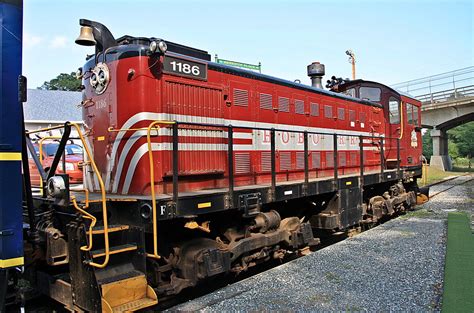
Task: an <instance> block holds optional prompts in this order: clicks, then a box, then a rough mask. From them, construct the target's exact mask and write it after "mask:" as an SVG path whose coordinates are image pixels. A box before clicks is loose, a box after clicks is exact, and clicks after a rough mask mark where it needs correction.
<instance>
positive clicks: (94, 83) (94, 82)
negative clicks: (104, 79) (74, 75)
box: [90, 73, 97, 88]
mask: <svg viewBox="0 0 474 313" xmlns="http://www.w3.org/2000/svg"><path fill="white" fill-rule="evenodd" d="M90 83H91V86H92V87H93V88H95V87H96V86H97V74H96V73H92V75H91V78H90Z"/></svg>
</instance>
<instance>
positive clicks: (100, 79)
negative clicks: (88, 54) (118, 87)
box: [98, 69, 107, 84]
mask: <svg viewBox="0 0 474 313" xmlns="http://www.w3.org/2000/svg"><path fill="white" fill-rule="evenodd" d="M98 76H99V83H101V84H103V83H104V82H105V80H106V79H107V78H106V77H105V76H106V75H105V72H104V71H103V70H102V69H101V70H100V71H99V75H98Z"/></svg>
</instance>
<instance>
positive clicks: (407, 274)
mask: <svg viewBox="0 0 474 313" xmlns="http://www.w3.org/2000/svg"><path fill="white" fill-rule="evenodd" d="M453 183H454V182H453ZM439 188H441V186H440V187H439ZM472 189H473V184H472V183H471V184H466V185H463V186H460V187H455V188H453V189H451V190H450V192H449V195H445V196H441V195H440V196H438V197H435V198H433V199H432V201H431V202H430V203H429V204H427V205H425V206H424V207H422V208H419V209H418V210H417V211H414V212H410V213H409V214H407V215H405V216H402V217H400V218H397V219H394V220H392V221H389V222H387V223H385V224H383V225H380V226H378V227H376V228H373V229H371V230H369V231H366V232H364V233H362V234H360V235H358V236H356V237H354V238H352V239H347V240H345V241H342V242H339V243H337V244H335V245H332V246H329V247H327V248H324V249H322V250H319V251H317V252H315V253H312V254H311V255H308V256H305V257H302V258H300V259H297V260H295V261H293V262H290V263H287V264H284V265H282V266H279V267H277V268H274V269H271V270H269V271H266V272H264V273H261V274H259V275H256V276H253V277H251V278H248V279H246V280H243V281H240V282H238V283H235V284H233V285H230V286H227V287H225V288H222V289H220V290H218V291H216V292H214V293H212V294H209V295H206V296H203V297H201V298H198V299H195V300H192V301H190V302H187V303H183V304H181V305H179V306H176V307H173V308H171V310H179V311H195V310H202V311H210V312H217V311H219V312H220V311H229V310H232V311H235V310H238V311H274V310H278V311H288V310H290V311H321V310H331V311H334V310H337V311H340V310H344V311H346V310H351V311H352V310H353V311H362V310H368V311H380V310H383V311H388V310H394V311H417V312H419V311H433V310H434V311H437V310H439V308H440V301H441V297H440V295H441V294H442V285H443V276H444V255H445V233H446V223H445V216H446V213H445V212H444V208H452V209H455V208H458V207H462V206H464V207H471V206H472V202H470V201H469V199H472Z"/></svg>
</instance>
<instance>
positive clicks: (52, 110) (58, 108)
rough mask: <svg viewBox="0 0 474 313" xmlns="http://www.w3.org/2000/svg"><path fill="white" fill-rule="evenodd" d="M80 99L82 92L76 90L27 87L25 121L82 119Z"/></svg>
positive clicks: (24, 106)
mask: <svg viewBox="0 0 474 313" xmlns="http://www.w3.org/2000/svg"><path fill="white" fill-rule="evenodd" d="M81 100H82V93H81V92H77V91H60V90H40V89H28V95H27V102H25V103H24V104H23V108H24V111H25V121H29V122H32V121H42V122H45V121H50V122H65V121H74V122H79V121H82V110H81V108H80V107H78V104H80V103H81Z"/></svg>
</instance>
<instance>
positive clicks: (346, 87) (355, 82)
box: [341, 79, 416, 100]
mask: <svg viewBox="0 0 474 313" xmlns="http://www.w3.org/2000/svg"><path fill="white" fill-rule="evenodd" d="M359 83H370V84H374V85H380V86H381V87H383V88H387V89H389V90H391V91H393V92H395V93H398V94H400V95H402V96H404V97H407V98H410V99H413V100H416V98H415V97H413V96H412V95H410V94H408V93H406V92H403V91H400V90H397V89H393V88H392V87H390V86H387V85H385V84H382V83H379V82H374V81H372V80H364V79H355V80H350V81H347V82H345V83H344V84H343V85H341V87H343V88H344V90H347V89H348V88H350V87H352V86H353V85H357V84H359Z"/></svg>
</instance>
